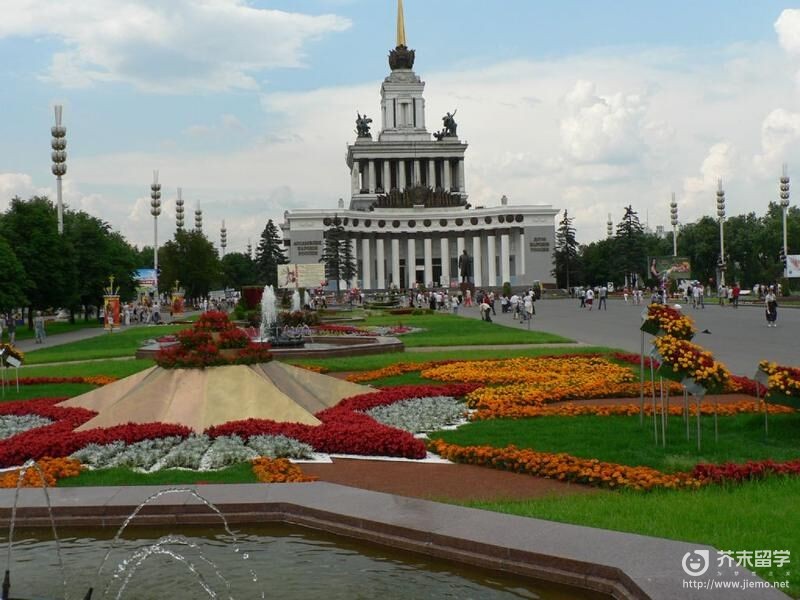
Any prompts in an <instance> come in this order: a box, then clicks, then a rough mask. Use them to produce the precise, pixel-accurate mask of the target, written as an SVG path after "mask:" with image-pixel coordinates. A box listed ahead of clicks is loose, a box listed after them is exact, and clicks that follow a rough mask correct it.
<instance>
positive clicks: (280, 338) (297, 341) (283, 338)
mask: <svg viewBox="0 0 800 600" xmlns="http://www.w3.org/2000/svg"><path fill="white" fill-rule="evenodd" d="M276 304H277V303H276V299H275V290H274V289H273V287H272V286H271V285H265V286H264V293H263V294H262V295H261V326H260V327H259V338H258V339H256V340H253V341H255V342H261V343H264V342H269V343H270V345H271V346H272V347H273V348H301V347H303V346H304V345H305V340H304V339H303V337H302V336H287V335H284V334H283V332H282V331H281V329H280V328H279V327H278V310H277V306H276ZM295 304H297V305H298V308H297V309H295V310H300V308H299V304H300V292H298V291H296V290H295V292H294V295H293V296H292V305H293V306H294V305H295Z"/></svg>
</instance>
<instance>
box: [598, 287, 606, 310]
mask: <svg viewBox="0 0 800 600" xmlns="http://www.w3.org/2000/svg"><path fill="white" fill-rule="evenodd" d="M607 299H608V288H607V287H606V286H602V287H601V288H600V302H598V303H597V310H600V309H601V308H602V309H603V310H608V302H607Z"/></svg>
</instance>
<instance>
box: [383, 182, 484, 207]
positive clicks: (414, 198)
mask: <svg viewBox="0 0 800 600" xmlns="http://www.w3.org/2000/svg"><path fill="white" fill-rule="evenodd" d="M414 206H425V207H426V208H448V207H454V206H464V207H466V208H469V204H467V202H466V200H464V199H463V198H462V197H461V195H460V194H451V193H450V192H448V191H446V190H443V189H442V188H438V187H437V188H436V189H435V190H434V189H432V188H430V187H428V186H425V185H414V186H411V187H407V188H405V189H404V190H398V189H392V190H390V191H389V192H388V193H387V194H380V195H379V196H378V198H377V199H376V200H375V202H374V203H373V204H372V206H370V210H375V209H376V208H413V207H414Z"/></svg>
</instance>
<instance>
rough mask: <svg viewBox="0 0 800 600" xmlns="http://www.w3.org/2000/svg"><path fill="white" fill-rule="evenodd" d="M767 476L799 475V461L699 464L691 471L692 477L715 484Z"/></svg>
mask: <svg viewBox="0 0 800 600" xmlns="http://www.w3.org/2000/svg"><path fill="white" fill-rule="evenodd" d="M767 475H800V459H798V460H790V461H788V462H782V463H776V462H774V461H771V460H762V461H748V462H746V463H744V464H736V463H725V464H722V465H709V464H699V465H697V466H696V467H695V468H694V470H693V471H692V476H693V477H697V478H698V479H708V480H711V481H713V482H715V483H722V482H724V481H745V480H751V479H761V478H763V477H766V476H767Z"/></svg>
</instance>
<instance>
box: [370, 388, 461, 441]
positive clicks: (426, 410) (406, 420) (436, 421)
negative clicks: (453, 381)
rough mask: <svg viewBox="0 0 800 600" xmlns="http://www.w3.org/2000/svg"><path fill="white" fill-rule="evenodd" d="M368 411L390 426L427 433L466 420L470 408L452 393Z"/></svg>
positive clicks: (377, 419) (402, 401) (412, 431)
mask: <svg viewBox="0 0 800 600" xmlns="http://www.w3.org/2000/svg"><path fill="white" fill-rule="evenodd" d="M367 414H368V415H369V416H370V417H372V418H373V419H375V420H376V421H377V422H378V423H383V424H384V425H388V426H390V427H397V428H398V429H402V430H404V431H408V432H409V433H427V432H429V431H436V430H439V429H442V428H443V427H449V426H452V425H456V424H457V423H460V422H464V421H465V419H466V417H467V407H466V405H465V404H464V403H463V402H460V401H459V400H456V399H455V398H453V397H452V396H434V397H429V398H412V399H411V400H400V401H399V402H395V403H393V404H389V405H386V406H377V407H375V408H371V409H369V410H368V411H367Z"/></svg>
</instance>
